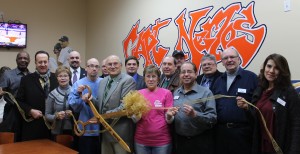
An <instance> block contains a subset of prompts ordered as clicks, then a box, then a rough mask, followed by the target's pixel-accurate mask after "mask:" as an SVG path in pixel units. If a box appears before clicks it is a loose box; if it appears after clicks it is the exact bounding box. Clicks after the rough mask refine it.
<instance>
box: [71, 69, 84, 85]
mask: <svg viewBox="0 0 300 154" xmlns="http://www.w3.org/2000/svg"><path fill="white" fill-rule="evenodd" d="M71 74H72V76H71V79H72V77H73V72H71ZM84 77H86V71H85V69H84V68H82V67H80V76H79V79H82V78H84ZM69 84H70V86H72V85H73V84H72V81H71V80H70V82H69Z"/></svg>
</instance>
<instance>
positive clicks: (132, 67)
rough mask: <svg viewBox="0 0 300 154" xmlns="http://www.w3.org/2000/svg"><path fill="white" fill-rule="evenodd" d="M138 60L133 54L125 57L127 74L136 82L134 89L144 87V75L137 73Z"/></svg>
mask: <svg viewBox="0 0 300 154" xmlns="http://www.w3.org/2000/svg"><path fill="white" fill-rule="evenodd" d="M139 64H140V63H139V60H138V59H137V58H136V57H134V56H128V57H127V58H126V59H125V68H126V72H127V74H128V75H130V76H132V77H133V79H134V81H135V83H136V90H140V89H144V88H146V84H145V81H144V77H143V76H141V75H139V74H138V73H137V71H138V69H139Z"/></svg>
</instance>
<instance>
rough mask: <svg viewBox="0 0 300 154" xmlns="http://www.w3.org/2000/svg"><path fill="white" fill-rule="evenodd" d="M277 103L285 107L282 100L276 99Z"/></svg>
mask: <svg viewBox="0 0 300 154" xmlns="http://www.w3.org/2000/svg"><path fill="white" fill-rule="evenodd" d="M277 102H278V103H279V104H281V105H282V106H285V104H286V102H285V101H284V100H282V99H281V98H277Z"/></svg>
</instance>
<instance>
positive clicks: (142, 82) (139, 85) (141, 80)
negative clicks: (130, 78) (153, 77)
mask: <svg viewBox="0 0 300 154" xmlns="http://www.w3.org/2000/svg"><path fill="white" fill-rule="evenodd" d="M144 88H147V86H146V83H145V80H144V77H143V76H141V75H139V74H137V80H136V90H140V89H144Z"/></svg>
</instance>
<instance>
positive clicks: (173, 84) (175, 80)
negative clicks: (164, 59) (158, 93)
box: [158, 70, 181, 93]
mask: <svg viewBox="0 0 300 154" xmlns="http://www.w3.org/2000/svg"><path fill="white" fill-rule="evenodd" d="M179 73H180V72H179V71H178V70H176V71H175V73H174V74H173V75H172V77H171V79H170V81H169V85H168V87H167V89H169V90H170V91H171V92H172V93H173V92H174V91H175V90H176V89H177V88H178V87H179V86H180V85H181V83H180V78H179ZM165 79H166V76H165V75H164V74H162V75H161V77H160V82H159V84H158V87H162V85H163V83H164V80H165Z"/></svg>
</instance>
